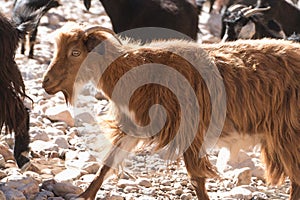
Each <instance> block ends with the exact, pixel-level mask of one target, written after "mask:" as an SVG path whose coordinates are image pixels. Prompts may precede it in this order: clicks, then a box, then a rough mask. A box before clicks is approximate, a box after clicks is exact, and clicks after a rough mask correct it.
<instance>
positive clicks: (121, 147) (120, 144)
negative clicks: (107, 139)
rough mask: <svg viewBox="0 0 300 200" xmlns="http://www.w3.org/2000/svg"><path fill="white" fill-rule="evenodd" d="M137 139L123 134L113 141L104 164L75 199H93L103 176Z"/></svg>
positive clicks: (132, 147) (119, 160) (129, 150)
mask: <svg viewBox="0 0 300 200" xmlns="http://www.w3.org/2000/svg"><path fill="white" fill-rule="evenodd" d="M138 142H139V139H138V138H134V137H131V136H127V135H126V136H124V137H122V138H120V139H118V141H116V142H114V144H115V145H114V146H113V147H112V149H111V150H110V152H109V153H108V156H107V158H106V159H105V161H104V165H103V166H102V168H101V169H99V171H98V172H97V175H96V177H95V179H94V180H93V181H92V183H91V184H90V185H89V187H88V188H87V189H86V191H84V192H83V193H82V194H81V195H79V197H78V198H77V199H79V200H81V199H82V200H93V199H95V197H96V194H97V192H98V190H99V189H100V187H101V185H102V183H103V181H104V179H105V176H106V175H107V173H108V172H109V171H110V170H111V169H112V168H115V167H117V166H118V165H119V164H120V163H121V162H122V161H123V160H124V159H125V158H126V157H127V156H128V154H129V153H130V152H131V150H132V149H134V147H135V146H136V145H137V144H138Z"/></svg>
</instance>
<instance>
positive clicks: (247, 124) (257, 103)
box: [43, 25, 300, 200]
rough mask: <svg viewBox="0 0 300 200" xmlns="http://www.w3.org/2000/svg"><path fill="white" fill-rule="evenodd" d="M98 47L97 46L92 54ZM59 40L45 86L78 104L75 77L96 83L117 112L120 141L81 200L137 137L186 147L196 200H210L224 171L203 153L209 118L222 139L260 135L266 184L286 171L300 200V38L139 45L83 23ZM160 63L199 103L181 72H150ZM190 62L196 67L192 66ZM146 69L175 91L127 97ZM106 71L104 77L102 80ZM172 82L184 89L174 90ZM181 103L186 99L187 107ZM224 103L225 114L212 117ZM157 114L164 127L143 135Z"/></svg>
mask: <svg viewBox="0 0 300 200" xmlns="http://www.w3.org/2000/svg"><path fill="white" fill-rule="evenodd" d="M72 26H73V25H72ZM98 44H100V45H99V46H97V48H96V49H95V50H94V51H95V52H94V51H92V49H93V48H94V47H96V45H98ZM56 45H57V47H56V53H55V56H54V58H53V60H52V62H51V63H50V66H49V68H48V71H47V72H46V73H45V76H44V80H43V88H44V89H45V90H46V91H47V92H48V93H49V94H55V93H56V92H59V91H62V92H63V93H64V94H65V97H66V99H67V100H68V101H70V102H71V103H72V102H73V100H74V97H73V94H74V93H73V86H74V83H75V81H76V82H77V81H79V82H81V81H83V82H86V81H89V80H92V81H93V82H94V83H95V84H96V85H97V87H98V88H99V89H101V90H102V91H103V93H104V94H105V95H106V96H107V98H108V99H109V100H110V101H111V102H112V104H113V105H114V106H115V108H116V109H115V113H114V117H115V121H114V122H110V125H111V128H112V130H113V134H112V135H113V136H114V142H113V144H114V147H113V148H112V149H111V151H110V153H109V154H108V156H107V158H106V159H105V161H104V165H103V167H102V168H101V169H100V170H99V172H98V173H97V176H96V178H95V179H94V181H93V182H92V183H91V184H90V186H89V187H88V189H87V190H86V191H85V192H84V193H82V194H81V195H80V196H79V197H78V198H79V199H94V198H95V196H96V193H97V191H98V190H99V188H100V187H101V184H102V183H103V180H104V177H105V175H106V174H107V172H108V171H109V170H110V169H111V168H112V167H114V166H116V165H117V164H119V163H120V162H122V160H123V159H124V157H125V156H126V155H127V154H128V153H127V152H126V151H131V150H133V149H134V147H135V146H136V145H137V144H138V143H139V142H140V141H143V142H144V143H146V144H149V143H151V144H155V145H156V149H157V150H160V149H162V148H165V149H167V150H168V153H169V154H170V156H172V154H175V153H176V152H179V153H182V154H183V158H184V162H185V165H186V168H187V171H188V173H189V176H190V177H191V181H192V184H193V186H194V187H195V190H196V193H197V197H198V199H200V200H204V199H209V197H208V195H207V192H206V189H205V180H206V178H207V177H213V176H216V175H217V173H216V171H215V169H214V167H213V166H212V164H211V163H210V162H209V160H208V156H207V154H206V153H207V151H206V150H205V148H207V146H205V145H207V144H205V142H207V140H206V137H207V136H208V134H209V133H208V132H207V131H208V129H209V126H210V125H211V124H210V123H212V124H213V127H214V128H215V129H214V131H216V132H217V130H218V128H220V131H221V135H220V137H219V140H218V144H220V145H225V146H229V147H230V138H232V137H238V136H240V137H241V138H242V137H244V136H250V137H251V138H253V141H254V142H256V141H259V142H260V143H261V151H262V152H261V153H262V157H263V160H264V161H265V164H266V177H267V180H268V182H269V183H271V184H280V183H281V182H282V181H283V180H284V178H286V177H289V178H290V180H291V191H290V199H293V200H296V199H297V200H298V199H299V198H300V147H299V144H300V135H299V134H300V133H299V131H300V121H299V119H300V118H299V117H300V116H299V114H300V113H299V107H300V96H299V90H300V79H299V76H300V67H299V64H300V51H299V50H300V44H297V43H292V42H289V41H283V40H275V39H263V40H253V41H246V40H244V41H243V40H241V41H236V42H228V43H223V44H206V45H201V44H197V43H194V42H187V41H180V40H170V41H158V42H152V43H150V44H146V45H142V46H139V45H137V44H130V42H126V41H123V40H120V39H119V38H117V37H116V36H115V35H114V33H112V32H111V31H110V30H107V29H104V28H101V27H98V28H92V29H85V28H83V27H80V26H78V27H74V28H73V29H70V27H69V28H66V29H65V30H62V31H61V32H60V34H59V35H58V38H57V44H56ZM89 52H90V54H89ZM174 52H175V53H174ZM89 56H91V57H93V56H95V57H93V58H96V60H93V59H92V60H90V61H91V62H89V61H86V60H85V59H86V58H87V57H89ZM186 58H189V60H187V59H186ZM84 60H85V61H84ZM194 61H195V62H194ZM155 63H156V64H160V65H163V66H168V67H169V68H170V69H173V71H172V70H171V72H174V71H176V72H177V74H178V72H179V74H181V75H182V76H183V77H184V78H185V79H186V80H187V81H188V83H189V84H190V87H191V88H192V89H193V91H194V92H195V93H194V94H195V95H196V98H197V100H196V103H195V102H192V101H191V100H190V99H191V98H190V97H191V96H190V93H188V92H187V88H185V87H184V86H182V84H181V83H179V81H178V82H177V80H179V79H180V76H178V75H177V74H176V73H174V74H170V71H163V70H162V71H160V70H159V68H155V67H154V68H153V66H155ZM193 63H197V64H199V66H193V65H192V64H193ZM81 65H82V66H85V67H87V68H85V69H83V70H86V72H88V71H89V74H85V75H87V76H83V77H77V78H76V76H77V74H78V73H79V71H80V70H82V68H80V67H81ZM105 66H107V68H106V67H105ZM139 67H145V68H143V69H148V68H149V69H153V70H154V69H156V70H158V72H159V73H156V76H158V77H160V78H161V79H162V80H164V81H165V82H163V83H161V84H162V85H164V84H167V83H168V82H171V83H172V84H171V85H167V86H170V88H168V87H164V86H162V85H160V84H152V83H148V84H144V85H143V84H142V85H139V86H140V87H138V88H137V89H136V90H135V91H134V92H133V93H132V96H131V97H130V99H129V101H128V104H126V100H124V99H122V98H123V97H122V95H123V94H124V95H125V94H126V92H127V91H126V90H127V88H130V87H131V86H132V84H134V83H137V82H138V81H139V80H143V79H147V76H148V73H141V72H139V71H137V73H136V74H131V76H130V75H129V78H128V80H126V81H129V82H125V83H123V82H122V78H123V76H125V75H126V74H127V73H128V72H131V71H134V70H137V69H138V68H139ZM83 68H84V67H83ZM162 68H163V67H162ZM198 68H200V71H201V72H200V73H199V71H197V70H196V69H198ZM105 69H106V70H105ZM174 69H175V70H174ZM150 71H151V70H150ZM154 71H155V70H154ZM99 74H102V76H101V77H97V76H99ZM205 76H207V77H208V78H205ZM220 81H221V82H222V83H223V84H224V86H225V91H226V98H224V96H222V95H224V93H223V92H224V91H222V87H221V86H222V84H218V82H220ZM118 82H121V89H123V90H124V91H123V92H124V93H122V95H120V96H117V98H115V96H114V89H115V87H117V86H118V84H119V83H118ZM172 88H175V90H176V89H177V90H178V91H179V92H180V94H174V93H173V89H172ZM211 94H213V95H211ZM180 99H183V100H182V101H183V103H184V105H186V107H184V108H183V110H182V109H181V103H180ZM224 103H225V107H226V108H227V109H226V111H225V112H226V115H225V117H226V118H224V119H225V121H222V114H224V113H222V111H221V110H222V107H223V108H224ZM155 104H159V105H162V106H163V107H164V109H165V116H162V115H163V114H162V113H159V114H157V113H158V112H157V113H156V114H157V115H154V116H155V118H151V117H149V114H148V113H150V114H151V109H152V108H151V107H152V106H153V105H155ZM196 104H198V107H197V105H196ZM189 107H190V108H189ZM215 107H216V108H215ZM193 108H194V109H195V112H198V113H196V114H198V115H199V119H193V118H192V119H188V120H187V122H186V123H185V124H184V127H183V130H180V129H181V128H182V127H181V124H180V123H181V120H182V119H185V117H186V116H184V115H183V114H184V111H185V110H186V109H193ZM219 109H220V112H217V113H214V112H215V111H218V110H219ZM153 110H154V111H156V110H155V109H152V111H153ZM190 112H193V110H192V111H190ZM153 113H154V114H155V112H153ZM153 113H152V114H153ZM193 114H195V113H193ZM213 115H214V116H216V117H215V118H214V117H213ZM164 117H165V118H164ZM128 118H133V119H132V120H133V121H134V122H133V123H135V124H137V125H132V122H130V120H128ZM150 118H151V119H153V120H154V121H155V120H156V119H158V121H160V120H162V121H164V124H163V128H162V129H160V130H159V131H157V132H158V133H157V134H155V135H151V136H149V137H146V138H141V137H139V136H137V135H136V134H138V133H137V132H139V131H140V130H141V129H139V127H138V126H142V127H143V126H147V125H149V123H151V119H150ZM163 119H165V120H163ZM223 122H224V123H223ZM128 124H129V125H128ZM195 124H196V128H195V127H194V126H195ZM124 126H125V128H124ZM124 130H126V131H124ZM193 131H196V133H195V134H193ZM213 134H216V133H213ZM216 137H217V134H216ZM228 140H229V142H228ZM240 142H243V141H242V140H240ZM247 143H249V144H250V143H251V141H247ZM208 145H209V144H208ZM203 147H204V148H203ZM199 154H200V155H199Z"/></svg>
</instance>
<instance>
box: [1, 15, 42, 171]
mask: <svg viewBox="0 0 300 200" xmlns="http://www.w3.org/2000/svg"><path fill="white" fill-rule="evenodd" d="M40 14H41V13H40V12H32V13H31V14H30V15H28V19H30V20H24V22H23V23H21V24H19V25H18V26H17V25H15V24H14V23H12V22H10V21H9V20H8V19H7V18H6V17H5V16H4V15H3V14H1V13H0V94H1V95H0V130H1V129H2V128H3V126H5V133H6V134H7V133H12V132H14V135H15V145H14V157H15V159H16V162H17V165H18V166H19V167H20V168H22V167H25V166H27V165H26V163H28V162H29V159H28V158H27V157H26V155H25V154H26V153H28V151H29V147H28V146H29V142H30V137H29V113H28V109H27V108H26V107H25V106H24V104H23V100H24V98H29V97H27V95H26V93H25V85H24V82H23V79H22V76H21V73H20V71H19V68H18V66H17V64H16V62H15V60H14V59H15V52H16V49H17V47H18V43H19V41H20V39H21V38H24V36H25V34H26V32H27V31H28V30H31V29H32V27H35V25H36V23H37V22H38V19H39V18H40Z"/></svg>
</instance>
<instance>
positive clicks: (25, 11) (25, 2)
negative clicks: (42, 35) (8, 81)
mask: <svg viewBox="0 0 300 200" xmlns="http://www.w3.org/2000/svg"><path fill="white" fill-rule="evenodd" d="M59 5H60V4H59V2H58V0H16V1H15V3H14V8H13V15H12V20H13V21H14V22H15V24H16V25H20V24H22V23H24V21H28V20H30V19H29V16H30V15H31V13H32V12H35V11H38V12H41V15H40V18H41V17H42V16H43V15H44V14H45V13H46V12H48V11H49V10H50V9H51V8H55V7H58V6H59ZM39 21H40V19H39V20H38V23H36V25H35V26H34V27H32V29H31V30H28V34H29V45H30V49H29V55H28V57H29V58H33V55H34V53H33V51H34V44H35V40H36V36H37V31H38V26H39ZM25 46H26V36H25V37H24V38H23V39H22V44H21V53H22V54H25Z"/></svg>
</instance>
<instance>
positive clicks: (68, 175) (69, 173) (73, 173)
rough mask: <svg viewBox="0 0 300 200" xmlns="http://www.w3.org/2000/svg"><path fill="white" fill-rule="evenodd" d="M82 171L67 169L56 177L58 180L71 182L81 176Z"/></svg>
mask: <svg viewBox="0 0 300 200" xmlns="http://www.w3.org/2000/svg"><path fill="white" fill-rule="evenodd" d="M80 175H81V171H80V170H78V169H65V170H63V171H62V172H60V173H58V174H56V175H55V177H54V179H55V180H56V181H57V182H71V181H73V180H74V179H77V178H79V177H80Z"/></svg>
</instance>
